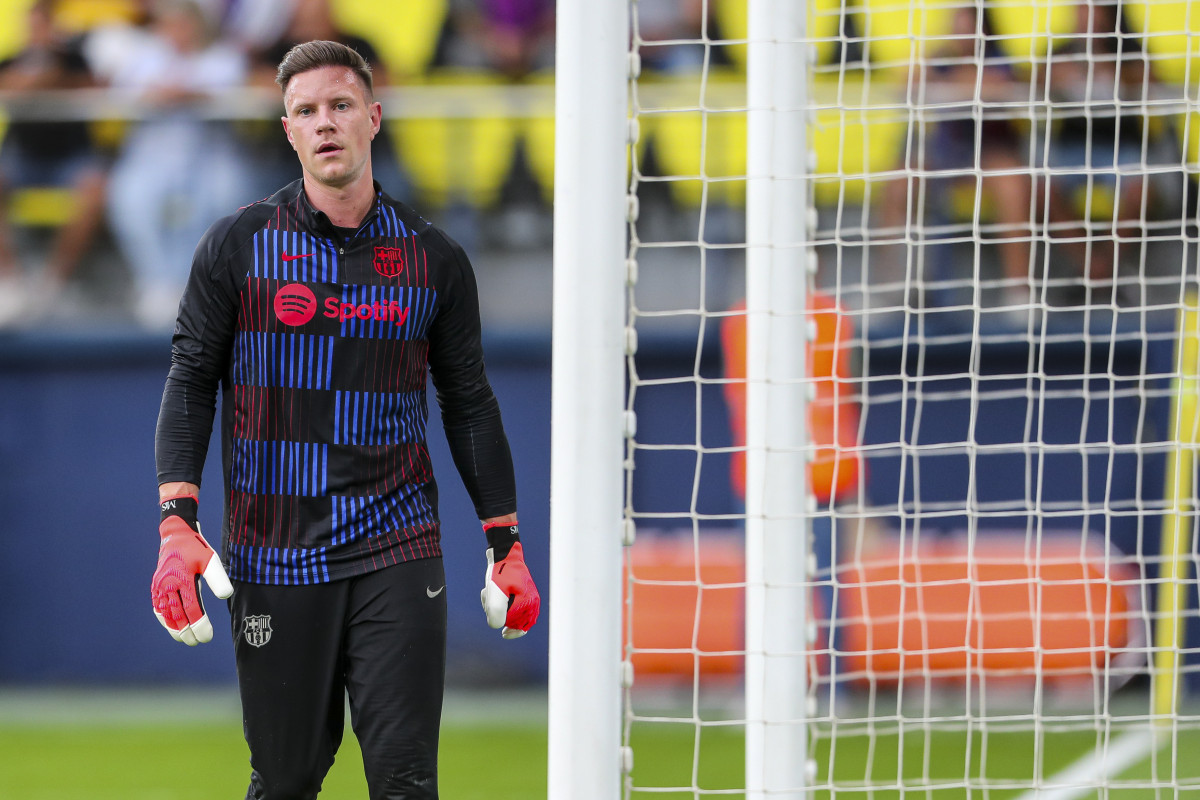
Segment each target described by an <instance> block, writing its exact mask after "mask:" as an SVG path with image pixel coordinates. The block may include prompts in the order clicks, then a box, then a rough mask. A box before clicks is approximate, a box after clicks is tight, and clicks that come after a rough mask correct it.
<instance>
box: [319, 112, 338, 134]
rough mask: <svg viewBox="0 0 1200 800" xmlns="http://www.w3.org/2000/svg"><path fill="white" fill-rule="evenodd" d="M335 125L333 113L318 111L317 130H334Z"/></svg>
mask: <svg viewBox="0 0 1200 800" xmlns="http://www.w3.org/2000/svg"><path fill="white" fill-rule="evenodd" d="M333 127H334V124H333V115H332V114H330V113H329V112H328V111H318V112H317V130H318V131H328V130H332V129H333Z"/></svg>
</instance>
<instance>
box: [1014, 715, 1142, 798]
mask: <svg viewBox="0 0 1200 800" xmlns="http://www.w3.org/2000/svg"><path fill="white" fill-rule="evenodd" d="M1163 738H1165V737H1163ZM1160 746H1161V745H1160V737H1159V736H1158V735H1157V734H1156V732H1155V731H1153V730H1149V729H1146V730H1135V731H1129V732H1127V733H1124V734H1122V735H1121V736H1118V737H1117V738H1116V739H1114V740H1113V741H1112V742H1110V743H1109V745H1108V747H1106V748H1102V749H1099V750H1093V751H1092V752H1091V753H1090V754H1089V755H1087V756H1085V757H1084V758H1081V759H1079V760H1078V761H1076V762H1075V763H1074V764H1072V765H1071V766H1069V767H1067V768H1066V769H1064V770H1063V771H1061V772H1059V773H1057V774H1055V775H1052V776H1051V777H1049V778H1047V779H1046V780H1045V781H1043V785H1044V786H1045V788H1041V787H1037V788H1033V789H1030V790H1028V791H1026V792H1025V793H1023V794H1022V795H1021V796H1020V797H1018V798H1017V800H1075V798H1078V797H1083V796H1084V795H1088V794H1091V793H1093V792H1095V791H1096V790H1097V788H1098V785H1097V784H1099V783H1100V782H1106V781H1108V780H1109V779H1110V778H1113V777H1116V776H1117V775H1120V774H1121V773H1122V772H1124V771H1125V770H1127V769H1129V768H1130V767H1132V766H1133V765H1134V764H1136V763H1138V762H1139V761H1141V760H1142V759H1144V758H1146V757H1147V756H1149V755H1150V754H1151V753H1153V752H1154V751H1155V750H1157V749H1158V748H1159V747H1160Z"/></svg>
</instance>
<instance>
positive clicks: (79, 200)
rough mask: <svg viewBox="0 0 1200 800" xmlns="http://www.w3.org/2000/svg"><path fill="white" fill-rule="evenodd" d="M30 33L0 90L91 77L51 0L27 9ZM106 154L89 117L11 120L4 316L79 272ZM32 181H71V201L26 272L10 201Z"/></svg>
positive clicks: (1, 72) (79, 83)
mask: <svg viewBox="0 0 1200 800" xmlns="http://www.w3.org/2000/svg"><path fill="white" fill-rule="evenodd" d="M28 22H29V25H28V30H29V38H28V41H27V43H26V45H25V47H24V48H23V49H22V50H21V51H20V52H19V53H18V54H17V55H15V56H13V57H12V58H10V59H8V60H6V61H3V62H0V91H5V92H11V93H13V94H15V95H17V96H21V95H30V96H31V97H34V98H35V97H36V94H37V93H38V92H41V91H46V90H53V89H80V88H85V87H88V86H91V85H93V80H92V75H91V72H90V71H89V69H88V65H87V61H86V60H85V59H84V57H83V54H82V52H81V51H80V48H79V46H78V45H79V41H78V40H77V39H70V38H68V37H67V36H66V35H65V34H64V33H63V32H62V31H61V30H59V28H58V27H57V25H56V23H55V16H54V2H52V0H39V2H36V3H34V4H33V6H32V7H31V8H30V10H29V14H28ZM104 181H105V170H104V165H103V159H102V158H101V156H100V155H99V153H98V152H97V150H96V148H95V147H93V143H92V140H91V136H90V132H89V130H88V127H87V124H86V123H84V122H78V121H61V120H55V121H34V120H16V121H13V122H12V123H11V124H10V126H9V128H8V132H7V135H6V136H5V138H4V142H3V145H2V146H0V324H2V323H4V322H6V321H11V319H12V318H13V317H14V316H15V314H17V313H19V312H28V310H29V308H30V307H31V306H39V307H48V306H50V305H52V304H53V303H54V301H55V299H56V297H57V295H58V294H59V290H60V289H61V288H62V286H63V285H64V284H65V283H66V282H67V281H68V280H69V279H70V278H71V276H72V275H73V274H74V272H75V269H76V267H77V266H78V265H79V263H80V262H81V260H82V259H83V257H84V255H85V253H86V252H87V250H88V247H89V245H90V244H91V243H92V241H93V240H94V238H95V235H96V233H97V231H98V229H99V228H100V224H101V222H102V221H103V219H104ZM30 187H66V188H70V189H71V190H72V195H73V196H72V199H73V201H74V202H73V206H72V209H71V211H70V214H69V216H68V218H67V220H66V222H65V223H64V224H63V225H62V226H61V227H60V228H59V229H58V231H57V233H56V235H55V238H54V243H53V246H52V248H51V250H50V253H49V256H48V259H47V261H46V263H45V266H44V269H40V270H37V271H36V272H34V273H33V274H31V275H29V276H26V275H25V269H24V267H23V265H22V264H21V263H20V260H19V258H18V256H17V253H16V252H15V250H14V247H13V238H12V231H11V230H10V229H9V225H8V201H9V199H10V198H11V196H12V193H13V192H14V191H18V190H21V189H27V188H30Z"/></svg>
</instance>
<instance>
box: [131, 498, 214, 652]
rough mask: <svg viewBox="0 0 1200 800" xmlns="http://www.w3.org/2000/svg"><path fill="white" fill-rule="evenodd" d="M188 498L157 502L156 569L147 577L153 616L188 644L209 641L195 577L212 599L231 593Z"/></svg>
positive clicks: (209, 627) (208, 626) (208, 625)
mask: <svg viewBox="0 0 1200 800" xmlns="http://www.w3.org/2000/svg"><path fill="white" fill-rule="evenodd" d="M197 507H198V504H197V501H196V498H194V497H186V496H185V497H172V498H170V499H168V500H164V501H163V503H162V522H161V523H160V524H159V526H158V534H159V536H161V537H162V543H161V544H160V545H159V547H158V569H156V570H155V571H154V577H153V578H152V579H151V580H150V600H151V601H152V602H153V603H154V616H156V617H158V621H159V622H161V623H162V625H163V627H164V628H166V629H167V633H169V634H171V638H173V639H174V640H175V641H177V642H183V643H184V644H186V645H188V646H192V645H197V644H200V643H201V642H208V641H212V635H213V628H212V623H211V622H209V620H208V615H207V614H205V613H204V603H203V602H202V601H201V599H200V576H201V575H203V576H204V580H206V581H207V582H208V588H210V589H212V591H213V594H215V595H216V596H217V597H229V596H230V595H231V594H233V584H231V583H230V582H229V576H227V575H226V574H225V569H224V568H223V567H222V566H221V559H219V558H218V557H217V554H216V553H215V552H214V551H213V549H212V548H211V547H209V546H208V542H206V541H204V537H203V536H201V535H200V523H199V522H198V521H197V520H196V510H197Z"/></svg>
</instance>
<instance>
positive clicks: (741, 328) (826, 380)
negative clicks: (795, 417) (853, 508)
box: [721, 292, 863, 503]
mask: <svg viewBox="0 0 1200 800" xmlns="http://www.w3.org/2000/svg"><path fill="white" fill-rule="evenodd" d="M808 307H809V313H810V315H811V318H812V321H813V323H814V324H815V325H816V338H815V339H814V340H813V341H812V342H811V343H810V344H809V345H808V349H807V358H808V369H809V374H810V375H812V376H813V377H814V378H815V379H816V380H815V381H814V385H815V393H814V397H813V399H812V400H811V401H810V402H809V405H808V419H809V438H810V440H811V441H812V442H813V444H815V445H816V446H817V452H816V457H815V458H814V459H813V462H812V464H811V465H810V467H809V480H810V481H811V482H812V492H813V494H814V495H815V496H816V497H817V499H818V500H820V501H821V502H822V503H828V502H829V501H830V500H832V499H834V498H837V497H841V496H843V495H845V494H846V493H847V492H850V491H852V490H853V489H855V488H856V487H857V486H858V482H859V479H860V477H861V474H862V471H863V467H862V460H861V458H860V456H859V452H858V423H859V411H858V402H857V400H856V399H855V398H854V396H853V390H852V387H851V381H852V380H853V378H854V375H853V371H852V364H851V347H850V341H851V339H852V337H853V329H852V327H851V325H850V323H849V321H848V320H847V319H846V317H845V315H844V314H843V313H842V311H841V309H840V308H839V307H838V305H837V304H836V303H835V302H834V301H833V300H832V299H831V298H830V297H828V296H827V295H824V294H821V293H820V292H810V293H809V296H808ZM731 310H732V311H744V310H745V305H744V304H738V305H737V306H735V307H734V308H733V309H731ZM721 350H722V354H723V357H724V360H725V377H726V378H732V379H734V380H733V381H732V382H730V383H726V384H724V387H725V401H726V402H727V403H728V405H729V418H730V424H731V425H732V426H733V439H734V444H735V445H737V446H739V447H744V446H745V444H746V382H745V378H746V315H745V314H744V313H742V314H731V315H730V316H727V317H725V319H724V321H723V322H722V324H721ZM731 471H732V475H731V480H732V482H733V488H734V491H735V492H737V495H738V497H741V498H745V496H746V453H745V451H744V450H739V451H738V452H735V453H734V454H733V464H732V466H731Z"/></svg>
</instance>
